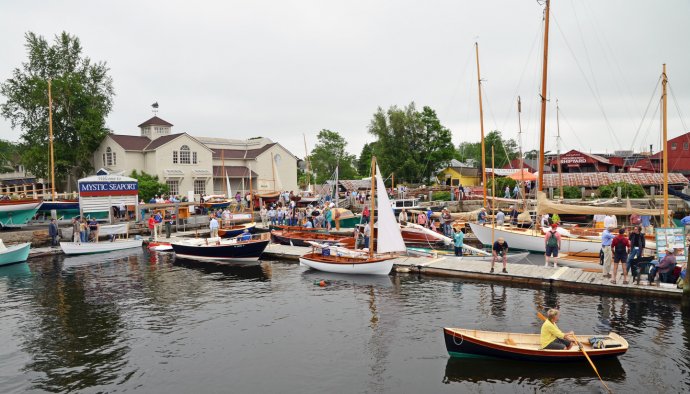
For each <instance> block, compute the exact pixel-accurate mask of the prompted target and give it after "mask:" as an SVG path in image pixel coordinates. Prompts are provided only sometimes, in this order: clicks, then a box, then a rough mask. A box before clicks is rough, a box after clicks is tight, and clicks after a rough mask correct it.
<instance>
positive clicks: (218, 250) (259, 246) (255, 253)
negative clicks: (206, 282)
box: [171, 239, 270, 262]
mask: <svg viewBox="0 0 690 394" xmlns="http://www.w3.org/2000/svg"><path fill="white" fill-rule="evenodd" d="M269 242H270V240H268V239H267V240H260V241H247V242H237V243H222V244H220V245H215V244H209V245H185V244H183V243H173V244H171V246H172V248H173V250H174V251H175V255H176V256H179V257H182V258H187V259H203V260H215V261H229V262H231V261H258V260H259V258H260V257H261V255H262V254H263V252H264V250H266V247H268V244H269Z"/></svg>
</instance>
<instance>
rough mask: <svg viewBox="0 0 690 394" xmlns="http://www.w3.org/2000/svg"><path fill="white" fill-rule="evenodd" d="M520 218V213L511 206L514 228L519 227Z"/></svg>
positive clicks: (511, 219) (511, 221) (511, 218)
mask: <svg viewBox="0 0 690 394" xmlns="http://www.w3.org/2000/svg"><path fill="white" fill-rule="evenodd" d="M518 216H520V213H519V212H518V210H517V209H515V207H514V206H512V205H511V206H510V224H512V225H513V226H517V224H518Z"/></svg>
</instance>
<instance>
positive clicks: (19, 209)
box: [0, 200, 42, 227]
mask: <svg viewBox="0 0 690 394" xmlns="http://www.w3.org/2000/svg"><path fill="white" fill-rule="evenodd" d="M41 204H42V202H41V201H39V200H24V201H21V200H19V201H15V200H9V201H0V227H14V226H24V225H25V224H26V223H27V222H28V221H29V220H31V219H32V218H33V217H34V216H35V215H36V212H38V209H39V208H40V207H41Z"/></svg>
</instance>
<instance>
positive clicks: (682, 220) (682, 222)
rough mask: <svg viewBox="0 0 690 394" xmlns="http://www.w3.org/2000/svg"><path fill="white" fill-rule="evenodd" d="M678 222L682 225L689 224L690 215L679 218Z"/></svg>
mask: <svg viewBox="0 0 690 394" xmlns="http://www.w3.org/2000/svg"><path fill="white" fill-rule="evenodd" d="M680 224H682V225H683V226H687V225H690V215H688V216H686V217H684V218H682V219H680Z"/></svg>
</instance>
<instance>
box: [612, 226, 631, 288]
mask: <svg viewBox="0 0 690 394" xmlns="http://www.w3.org/2000/svg"><path fill="white" fill-rule="evenodd" d="M611 248H612V249H613V279H611V283H612V284H614V285H615V284H616V277H617V274H618V263H620V264H621V267H622V270H623V284H624V285H627V284H628V271H627V270H626V269H625V265H626V264H627V262H628V253H629V252H630V241H629V240H628V237H626V236H625V229H624V228H622V229H620V230H618V235H617V236H616V237H615V238H614V239H613V241H611Z"/></svg>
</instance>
